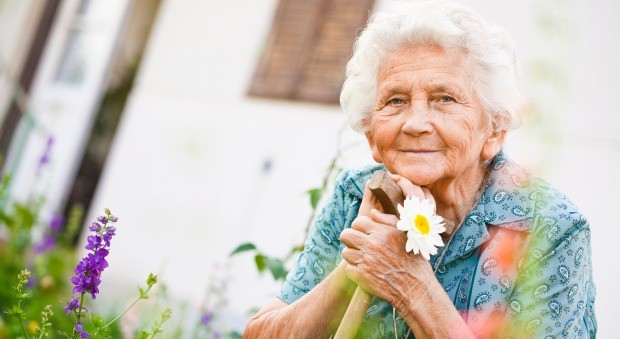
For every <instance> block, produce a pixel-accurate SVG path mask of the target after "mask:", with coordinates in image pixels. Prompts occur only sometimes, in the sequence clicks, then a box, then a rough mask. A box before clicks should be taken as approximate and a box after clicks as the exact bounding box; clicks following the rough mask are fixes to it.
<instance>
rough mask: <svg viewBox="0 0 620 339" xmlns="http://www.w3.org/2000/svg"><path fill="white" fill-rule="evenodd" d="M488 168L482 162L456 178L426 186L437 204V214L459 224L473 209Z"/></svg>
mask: <svg viewBox="0 0 620 339" xmlns="http://www.w3.org/2000/svg"><path fill="white" fill-rule="evenodd" d="M486 173H487V168H486V167H485V166H484V165H483V164H480V165H479V166H476V167H475V168H472V169H471V170H470V171H467V172H465V173H463V174H461V175H460V176H459V177H456V178H448V179H445V180H441V181H438V182H435V183H433V184H431V185H428V186H426V188H427V189H428V190H429V191H430V192H431V194H432V195H433V197H434V198H435V203H436V204H437V214H439V215H440V216H442V217H443V218H444V219H447V220H449V221H452V222H454V223H455V225H458V224H459V223H461V222H462V220H463V219H464V218H465V217H466V216H467V214H468V213H469V211H470V210H471V209H472V207H473V205H474V203H475V202H476V200H478V193H479V192H480V191H481V190H482V189H483V187H481V186H482V185H483V182H484V180H485V177H486Z"/></svg>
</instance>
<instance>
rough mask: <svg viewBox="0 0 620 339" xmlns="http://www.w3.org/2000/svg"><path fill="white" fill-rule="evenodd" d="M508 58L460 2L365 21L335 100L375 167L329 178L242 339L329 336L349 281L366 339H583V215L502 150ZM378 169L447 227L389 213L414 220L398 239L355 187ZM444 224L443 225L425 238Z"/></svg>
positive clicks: (511, 119)
mask: <svg viewBox="0 0 620 339" xmlns="http://www.w3.org/2000/svg"><path fill="white" fill-rule="evenodd" d="M515 65H516V62H515V57H514V53H513V51H512V49H511V44H510V42H509V39H508V38H507V37H506V35H505V33H504V31H503V30H501V29H499V28H497V27H493V26H489V25H488V24H486V23H485V22H484V21H483V20H482V19H481V18H480V17H479V16H478V15H476V14H475V13H474V12H472V11H471V10H470V9H468V8H467V7H465V6H463V5H461V4H459V3H453V2H443V1H441V2H438V1H428V2H413V3H399V4H395V5H394V6H392V7H391V8H389V9H387V10H385V11H382V12H379V13H376V14H374V15H373V16H372V18H371V19H370V21H369V23H368V26H367V27H366V29H365V30H364V31H363V33H362V34H361V36H360V37H359V38H358V40H357V42H356V46H355V51H354V54H353V56H352V58H351V60H350V61H349V63H348V65H347V73H346V81H345V83H344V87H343V90H342V94H341V103H342V106H343V108H344V109H345V111H347V112H348V113H349V114H350V116H351V121H352V125H353V127H354V128H356V129H358V130H361V131H362V132H363V133H364V134H365V136H366V138H367V140H368V144H369V145H370V148H371V150H372V156H373V158H374V160H375V161H376V162H378V163H379V164H378V165H377V164H375V165H371V166H368V167H366V168H363V169H359V170H349V171H345V172H344V173H343V174H342V175H341V176H340V177H339V179H338V180H337V183H336V186H335V189H334V193H333V195H332V196H331V200H330V201H328V202H327V204H326V206H325V207H324V209H323V211H322V213H321V214H320V215H319V216H318V217H317V220H316V223H315V227H314V229H313V231H312V232H311V234H310V235H309V238H308V239H307V241H306V243H305V249H304V251H303V252H302V253H301V255H300V256H299V259H298V261H297V266H296V267H295V269H293V270H292V271H291V272H290V274H289V275H288V277H287V279H286V282H285V283H284V286H283V288H282V291H281V293H280V296H279V298H275V299H274V300H272V301H271V302H269V303H268V304H267V305H266V306H265V307H264V308H263V309H262V310H261V311H260V312H258V314H257V315H256V316H255V317H254V318H253V319H252V320H251V321H250V323H249V324H248V325H247V328H246V331H245V336H246V337H265V338H275V337H287V338H327V337H329V336H330V335H331V334H332V333H333V332H334V331H335V329H336V328H337V327H338V324H339V322H340V320H341V319H342V317H343V314H344V312H345V310H346V308H347V306H348V304H349V302H350V300H351V296H352V294H353V292H354V290H355V288H356V286H357V285H359V286H360V287H361V288H363V289H364V290H365V291H366V292H368V293H370V294H371V295H373V296H374V297H373V300H372V302H371V306H370V308H369V309H368V311H367V313H366V316H365V318H364V320H363V322H362V325H361V327H360V329H359V332H358V336H361V337H365V338H366V337H368V338H371V337H372V338H376V337H388V338H389V337H395V336H397V337H398V338H405V337H413V336H415V337H418V338H423V337H439V338H448V337H459V338H464V337H474V336H477V337H495V336H507V337H528V338H529V337H535V338H544V337H549V338H556V337H557V338H559V337H570V338H574V337H580V338H581V337H594V336H595V333H596V320H595V316H594V296H595V288H594V284H593V283H592V270H591V261H590V253H591V250H590V229H589V225H588V222H587V221H586V219H585V218H584V217H583V216H582V215H581V214H580V212H579V211H578V210H577V208H576V207H575V206H574V205H573V204H572V203H571V202H570V201H569V200H568V199H567V197H566V196H565V195H563V194H562V193H560V192H558V191H557V190H556V189H554V188H553V187H551V186H549V185H548V184H547V183H545V182H544V181H542V180H540V179H537V178H534V177H531V176H530V175H528V174H527V173H526V172H525V171H524V170H523V169H521V168H520V167H519V166H518V165H516V164H515V163H514V162H512V161H511V160H510V159H509V158H507V156H506V155H505V154H504V152H503V151H502V144H503V142H504V138H505V135H506V132H507V131H508V130H509V129H510V128H512V127H513V126H514V124H515V120H516V117H517V115H518V111H519V108H520V103H521V100H520V96H519V92H518V86H517V77H516V70H515V67H516V66H515ZM375 171H387V172H388V173H390V175H391V177H392V179H393V180H394V181H395V182H396V183H397V184H398V186H399V187H400V188H401V189H402V191H403V192H404V193H405V195H407V196H409V197H416V198H415V199H412V200H411V201H417V202H418V205H424V204H426V206H431V207H432V209H431V213H434V211H436V213H437V215H438V216H441V217H442V218H443V223H439V221H441V219H440V218H438V217H437V216H436V215H423V214H415V213H414V214H413V215H412V214H411V213H401V217H402V216H403V215H405V216H406V218H415V220H410V221H411V222H409V224H410V225H414V226H412V227H411V229H410V230H409V231H408V232H407V233H405V232H403V231H402V230H401V229H403V228H402V227H400V223H401V221H399V219H398V218H397V217H396V216H393V215H388V214H384V213H382V209H381V206H380V205H379V204H378V203H377V200H376V198H375V197H374V196H373V194H372V192H371V191H370V190H369V189H368V188H366V189H365V188H364V185H365V184H366V182H367V181H368V180H369V178H370V177H371V175H372V174H373V173H374V172H375ZM418 199H420V200H418ZM419 201H422V203H421V204H420V203H419ZM412 203H413V202H412ZM418 207H419V206H418ZM420 213H421V212H420ZM402 222H403V223H404V224H406V223H407V222H408V221H407V220H403V221H402ZM442 225H445V226H446V228H448V229H450V228H452V227H451V226H453V227H454V232H453V233H452V234H451V235H449V236H447V237H445V238H444V239H443V241H438V239H439V237H438V236H436V238H435V239H431V241H430V243H429V242H428V241H426V242H425V241H424V239H423V236H425V235H428V234H429V232H431V231H432V228H433V227H435V229H437V228H438V227H439V228H440V229H441V228H442V227H441V226H442ZM397 226H398V227H397ZM431 235H432V234H431ZM416 237H417V238H416ZM412 239H414V240H415V239H422V240H420V241H419V242H418V243H415V241H414V240H412ZM427 240H428V239H427ZM405 248H407V249H408V250H411V249H412V248H413V251H406V250H405ZM416 253H418V254H416ZM435 253H436V255H434V256H432V257H430V260H427V259H426V258H425V257H426V256H428V254H435ZM422 254H424V255H422Z"/></svg>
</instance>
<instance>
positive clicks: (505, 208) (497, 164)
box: [341, 150, 535, 264]
mask: <svg viewBox="0 0 620 339" xmlns="http://www.w3.org/2000/svg"><path fill="white" fill-rule="evenodd" d="M490 166H491V169H490V172H489V178H488V180H487V184H486V187H485V189H484V191H483V193H482V195H481V197H480V200H479V201H478V204H477V205H476V207H475V208H474V209H473V210H472V211H471V212H470V213H469V214H468V215H467V217H466V218H465V220H464V221H463V224H462V225H461V226H460V227H459V229H458V230H457V232H456V233H455V234H454V238H453V239H452V241H451V244H450V248H449V249H448V252H446V255H445V257H444V260H443V264H447V263H449V262H451V261H453V260H455V259H457V258H459V257H467V256H469V255H471V254H472V253H473V252H474V250H475V249H477V248H478V247H480V246H481V245H482V244H483V243H484V242H486V241H487V240H488V239H489V238H490V236H489V232H488V230H487V225H490V226H496V227H500V228H505V229H511V230H516V231H523V232H530V231H531V229H532V219H533V217H534V200H535V194H534V193H533V189H532V185H531V176H530V175H529V173H527V172H526V171H525V170H524V169H523V168H521V167H520V166H518V165H517V164H516V163H514V162H513V161H512V160H510V159H509V158H508V157H507V156H506V155H505V153H504V151H503V150H500V151H499V153H498V154H497V155H496V156H495V157H494V158H493V160H492V162H491V164H490ZM378 170H381V171H387V169H386V168H385V166H383V165H382V164H374V165H369V166H366V167H364V168H361V169H359V170H352V171H348V172H345V174H344V177H343V179H342V181H341V185H342V186H341V188H342V189H343V190H344V191H345V192H347V193H348V194H350V195H352V196H354V197H356V198H358V199H362V197H363V195H364V186H365V184H366V182H367V181H368V180H369V179H370V178H371V176H372V174H373V173H374V172H375V171H378ZM444 249H445V247H442V248H441V249H440V250H439V253H438V255H436V256H434V257H433V258H431V263H434V260H436V258H437V257H439V254H441V252H442V251H443V250H444Z"/></svg>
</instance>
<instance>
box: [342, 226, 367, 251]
mask: <svg viewBox="0 0 620 339" xmlns="http://www.w3.org/2000/svg"><path fill="white" fill-rule="evenodd" d="M366 236H367V235H366V234H364V233H362V232H360V231H357V230H354V229H351V228H346V229H344V230H343V231H342V232H341V233H340V241H342V243H343V244H345V245H346V246H347V247H350V248H355V249H359V248H360V246H361V244H363V243H364V241H365V240H364V238H365V237H366Z"/></svg>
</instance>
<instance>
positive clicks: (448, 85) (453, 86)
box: [424, 81, 465, 94]
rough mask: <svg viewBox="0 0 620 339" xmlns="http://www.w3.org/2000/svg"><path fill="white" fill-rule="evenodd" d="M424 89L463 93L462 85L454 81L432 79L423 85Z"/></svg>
mask: <svg viewBox="0 0 620 339" xmlns="http://www.w3.org/2000/svg"><path fill="white" fill-rule="evenodd" d="M424 90H425V91H427V92H447V93H458V94H464V92H465V91H464V89H463V87H462V86H461V85H460V84H459V83H457V82H454V81H447V82H446V81H433V82H431V83H430V84H427V85H425V86H424Z"/></svg>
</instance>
